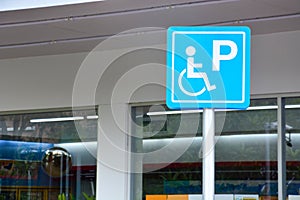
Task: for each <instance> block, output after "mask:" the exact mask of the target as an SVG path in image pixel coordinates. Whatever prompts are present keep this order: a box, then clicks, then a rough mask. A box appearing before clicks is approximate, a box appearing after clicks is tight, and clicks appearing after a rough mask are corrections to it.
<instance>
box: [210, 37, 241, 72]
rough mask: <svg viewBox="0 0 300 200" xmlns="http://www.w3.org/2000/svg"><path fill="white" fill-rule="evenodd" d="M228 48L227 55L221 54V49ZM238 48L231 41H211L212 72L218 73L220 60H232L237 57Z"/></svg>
mask: <svg viewBox="0 0 300 200" xmlns="http://www.w3.org/2000/svg"><path fill="white" fill-rule="evenodd" d="M222 46H228V47H230V53H229V54H223V55H222V54H221V47H222ZM237 52H238V48H237V45H236V43H235V42H233V41H231V40H213V57H212V59H213V67H212V69H213V71H220V61H221V60H232V59H233V58H235V56H236V55H237Z"/></svg>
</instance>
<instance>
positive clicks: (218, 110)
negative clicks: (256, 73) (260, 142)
mask: <svg viewBox="0 0 300 200" xmlns="http://www.w3.org/2000/svg"><path fill="white" fill-rule="evenodd" d="M285 108H286V109H291V108H300V104H299V105H286V106H285ZM275 109H278V106H277V105H272V106H251V107H248V108H247V109H246V110H275ZM215 111H216V112H221V111H226V112H230V111H244V110H237V109H216V110H215ZM202 112H203V110H170V111H156V112H148V113H147V115H148V116H155V115H178V114H192V113H202Z"/></svg>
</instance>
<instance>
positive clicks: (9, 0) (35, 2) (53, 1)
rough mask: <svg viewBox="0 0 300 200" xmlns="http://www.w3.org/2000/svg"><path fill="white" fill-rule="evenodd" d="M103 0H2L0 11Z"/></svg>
mask: <svg viewBox="0 0 300 200" xmlns="http://www.w3.org/2000/svg"><path fill="white" fill-rule="evenodd" d="M97 1H103V0H1V4H0V11H12V10H23V9H32V8H44V7H52V6H62V5H70V4H79V3H88V2H97Z"/></svg>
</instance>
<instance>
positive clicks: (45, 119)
mask: <svg viewBox="0 0 300 200" xmlns="http://www.w3.org/2000/svg"><path fill="white" fill-rule="evenodd" d="M83 119H84V117H57V118H44V119H31V120H30V122H31V123H39V122H62V121H75V120H83Z"/></svg>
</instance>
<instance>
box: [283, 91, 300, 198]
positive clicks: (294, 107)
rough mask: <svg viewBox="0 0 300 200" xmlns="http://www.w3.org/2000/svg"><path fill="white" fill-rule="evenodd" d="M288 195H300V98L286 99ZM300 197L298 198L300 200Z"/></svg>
mask: <svg viewBox="0 0 300 200" xmlns="http://www.w3.org/2000/svg"><path fill="white" fill-rule="evenodd" d="M285 113H286V184H287V195H300V134H299V133H300V98H299V97H291V98H286V106H285ZM299 197H300V196H298V198H299Z"/></svg>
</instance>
